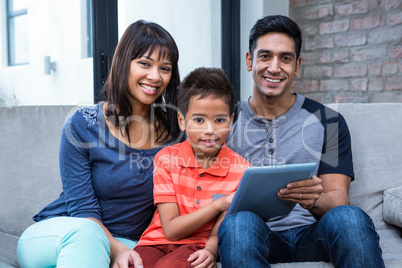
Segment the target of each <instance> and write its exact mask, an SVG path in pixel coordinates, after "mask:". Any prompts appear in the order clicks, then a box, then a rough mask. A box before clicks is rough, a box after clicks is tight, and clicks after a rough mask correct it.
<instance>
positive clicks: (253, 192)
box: [226, 163, 317, 218]
mask: <svg viewBox="0 0 402 268" xmlns="http://www.w3.org/2000/svg"><path fill="white" fill-rule="evenodd" d="M316 168H317V163H303V164H289V165H279V166H263V167H249V168H247V169H246V170H245V172H244V174H243V177H242V179H241V181H240V183H239V187H238V188H237V190H236V193H235V195H234V197H233V200H232V203H231V204H230V206H229V209H228V212H227V214H226V215H230V214H233V213H236V212H239V211H251V212H254V213H255V214H257V215H259V216H260V217H261V218H273V217H276V216H283V215H287V214H289V213H290V212H291V211H292V209H293V208H294V206H295V205H296V203H294V202H291V201H285V200H281V199H280V198H279V197H278V195H277V193H278V191H279V189H281V188H285V187H286V185H287V184H288V183H290V182H294V181H299V180H305V179H310V178H311V177H312V176H313V175H314V171H315V169H316Z"/></svg>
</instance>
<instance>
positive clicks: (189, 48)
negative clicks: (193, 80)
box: [118, 0, 221, 79]
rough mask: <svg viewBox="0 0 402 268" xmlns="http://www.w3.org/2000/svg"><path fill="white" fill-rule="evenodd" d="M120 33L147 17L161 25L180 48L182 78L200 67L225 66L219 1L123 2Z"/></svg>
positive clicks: (120, 9)
mask: <svg viewBox="0 0 402 268" xmlns="http://www.w3.org/2000/svg"><path fill="white" fill-rule="evenodd" d="M118 3H119V7H118V8H119V9H118V10H119V13H118V14H119V36H121V35H122V34H123V33H124V31H125V29H126V28H127V26H128V25H130V24H131V23H133V22H135V21H137V20H139V19H144V20H147V21H152V22H156V23H158V24H160V25H161V26H162V27H164V28H165V29H166V30H167V31H168V32H169V33H170V34H171V35H172V36H173V38H174V39H175V41H176V44H177V46H178V48H179V53H180V57H179V70H180V76H181V79H183V78H184V76H186V75H187V74H188V73H189V72H191V71H192V70H194V69H195V68H197V67H201V66H204V67H221V37H220V36H221V5H220V1H218V0H174V1H166V0H131V1H119V2H118Z"/></svg>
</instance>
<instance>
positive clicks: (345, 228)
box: [218, 206, 384, 268]
mask: <svg viewBox="0 0 402 268" xmlns="http://www.w3.org/2000/svg"><path fill="white" fill-rule="evenodd" d="M218 239H219V242H218V245H219V255H220V260H221V263H222V266H223V267H271V266H270V264H269V263H280V262H306V261H325V262H329V261H330V262H332V264H333V265H334V266H335V267H342V268H345V267H353V268H358V267H365V268H367V267H373V268H374V267H375V268H381V267H384V262H383V259H382V253H381V248H380V245H379V236H378V234H377V232H376V231H375V228H374V224H373V222H372V220H371V218H370V217H369V216H368V215H367V214H366V213H364V212H363V211H362V210H361V209H359V208H357V207H352V206H339V207H335V208H333V209H331V210H330V211H328V212H327V213H326V214H325V215H324V216H323V217H322V218H321V219H320V220H319V221H317V222H316V223H314V224H312V225H307V226H302V227H297V228H294V229H289V230H286V231H282V232H273V231H271V230H270V229H269V227H268V226H267V225H266V223H265V222H264V221H263V220H262V219H261V218H260V217H259V216H257V215H256V214H254V213H251V212H239V213H236V214H233V215H230V216H228V217H227V218H225V220H224V221H223V222H222V224H221V226H220V227H219V230H218Z"/></svg>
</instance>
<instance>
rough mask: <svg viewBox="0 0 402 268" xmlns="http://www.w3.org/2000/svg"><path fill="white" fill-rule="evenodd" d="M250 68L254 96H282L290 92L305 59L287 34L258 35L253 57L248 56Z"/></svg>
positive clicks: (248, 66) (248, 67)
mask: <svg viewBox="0 0 402 268" xmlns="http://www.w3.org/2000/svg"><path fill="white" fill-rule="evenodd" d="M246 62H247V70H248V71H252V74H253V80H254V87H253V95H255V94H257V95H262V96H264V97H267V98H272V97H281V96H283V95H284V93H286V92H290V86H291V85H292V83H293V79H294V77H295V76H297V75H298V74H299V68H300V64H301V58H300V57H299V58H298V59H297V58H296V51H295V43H294V41H293V39H292V38H291V37H289V36H288V35H286V34H284V33H275V32H274V33H268V34H266V35H263V36H261V37H260V38H258V40H257V42H256V47H255V49H254V51H253V57H251V54H250V52H247V55H246Z"/></svg>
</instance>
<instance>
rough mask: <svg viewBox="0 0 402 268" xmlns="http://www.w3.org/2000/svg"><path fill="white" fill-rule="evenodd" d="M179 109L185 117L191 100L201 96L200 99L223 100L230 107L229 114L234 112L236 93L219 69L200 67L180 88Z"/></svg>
mask: <svg viewBox="0 0 402 268" xmlns="http://www.w3.org/2000/svg"><path fill="white" fill-rule="evenodd" d="M177 95H178V97H179V98H178V102H177V104H178V107H179V111H180V113H181V114H182V115H183V116H186V114H187V112H188V106H189V104H190V99H191V98H192V97H194V96H197V95H200V99H202V98H205V97H208V96H214V97H217V98H220V99H222V100H223V101H224V102H225V103H226V104H227V105H228V107H229V114H230V115H231V114H232V113H233V110H234V91H233V88H232V86H231V85H230V83H229V80H228V79H227V77H226V75H225V73H224V71H223V70H222V69H219V68H205V67H200V68H197V69H195V70H194V71H192V72H191V73H190V74H188V75H187V76H186V78H184V80H183V82H182V83H181V84H180V86H179V87H178V94H177Z"/></svg>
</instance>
